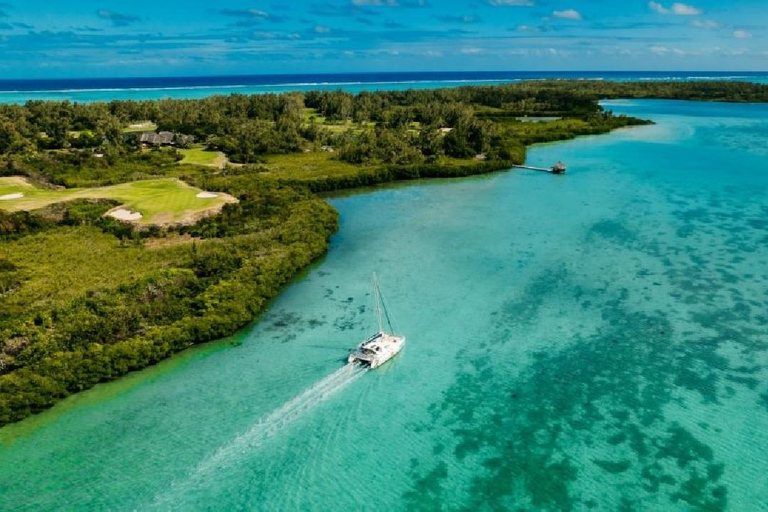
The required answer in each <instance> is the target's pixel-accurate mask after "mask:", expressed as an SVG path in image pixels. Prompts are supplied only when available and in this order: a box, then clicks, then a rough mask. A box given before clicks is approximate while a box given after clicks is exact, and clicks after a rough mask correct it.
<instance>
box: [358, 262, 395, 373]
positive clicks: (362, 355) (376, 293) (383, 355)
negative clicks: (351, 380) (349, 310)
mask: <svg viewBox="0 0 768 512" xmlns="http://www.w3.org/2000/svg"><path fill="white" fill-rule="evenodd" d="M373 304H374V310H375V313H376V325H377V327H378V331H377V332H376V334H374V335H373V336H371V337H370V338H368V339H367V340H365V341H364V342H362V343H361V344H360V345H358V346H357V348H356V349H355V350H353V351H352V353H351V354H349V358H347V361H348V362H350V363H357V364H362V365H365V366H368V367H370V368H371V369H373V368H377V367H379V366H381V365H382V364H384V363H386V362H387V361H389V360H390V359H392V358H393V357H395V356H396V355H397V354H398V352H400V350H402V348H403V345H405V336H399V335H397V334H394V331H395V329H394V328H393V327H392V321H391V320H390V317H389V312H388V311H387V306H386V304H385V302H384V296H383V295H382V294H381V289H380V288H379V279H378V277H377V276H376V273H375V272H374V274H373ZM385 319H386V321H387V326H388V327H389V332H387V331H386V330H385V329H384V320H385Z"/></svg>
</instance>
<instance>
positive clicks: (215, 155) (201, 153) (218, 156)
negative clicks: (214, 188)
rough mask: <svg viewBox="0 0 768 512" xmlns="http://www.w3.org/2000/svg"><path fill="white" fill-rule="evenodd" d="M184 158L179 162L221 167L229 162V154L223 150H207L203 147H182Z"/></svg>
mask: <svg viewBox="0 0 768 512" xmlns="http://www.w3.org/2000/svg"><path fill="white" fill-rule="evenodd" d="M179 153H181V154H182V155H183V156H184V159H183V160H182V161H180V162H179V164H191V165H205V166H208V167H217V168H219V169H221V168H222V167H224V165H225V164H226V163H227V156H226V155H225V154H224V153H222V152H221V151H206V150H205V149H203V148H202V147H195V148H191V149H180V150H179Z"/></svg>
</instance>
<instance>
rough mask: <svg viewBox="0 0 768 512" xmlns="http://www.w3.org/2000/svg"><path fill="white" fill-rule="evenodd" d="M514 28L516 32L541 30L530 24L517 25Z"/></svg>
mask: <svg viewBox="0 0 768 512" xmlns="http://www.w3.org/2000/svg"><path fill="white" fill-rule="evenodd" d="M515 30H517V31H518V32H541V30H540V29H539V28H538V27H532V26H530V25H519V26H518V27H517V28H516V29H515Z"/></svg>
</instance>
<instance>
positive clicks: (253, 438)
mask: <svg viewBox="0 0 768 512" xmlns="http://www.w3.org/2000/svg"><path fill="white" fill-rule="evenodd" d="M367 371H368V368H367V367H364V366H359V365H354V364H347V365H346V366H343V367H341V368H339V369H338V370H336V371H335V372H333V373H332V374H330V375H328V376H327V377H325V378H324V379H323V380H321V381H319V382H316V383H315V384H313V385H312V386H310V387H308V388H307V389H305V390H304V391H302V392H301V393H300V394H299V395H297V396H296V397H294V398H292V399H291V400H289V401H288V402H286V403H284V404H283V405H281V406H280V407H279V408H277V409H275V410H274V411H272V412H271V413H270V414H268V415H267V416H264V417H263V418H261V419H260V420H259V421H258V422H256V423H255V424H254V425H252V426H251V427H250V428H249V429H248V430H247V431H245V432H244V433H242V434H240V435H239V436H237V437H236V438H235V439H234V440H232V441H231V442H229V443H227V444H225V445H224V446H222V447H220V448H219V449H218V450H216V451H215V452H214V453H213V454H211V455H210V456H209V457H207V458H206V459H204V460H203V461H202V462H201V463H200V464H198V465H197V467H196V468H195V469H194V470H193V471H192V473H191V474H190V475H189V478H188V479H187V480H186V481H184V482H182V483H180V484H174V485H172V488H171V493H173V494H175V493H178V492H186V490H187V489H191V488H194V485H195V484H196V483H197V482H199V481H202V480H204V479H206V477H207V476H208V475H209V474H210V473H211V472H212V471H215V470H217V469H221V468H224V467H227V466H230V465H232V464H235V463H236V462H237V460H238V458H239V457H240V456H241V455H244V454H247V453H250V452H251V451H253V450H254V449H256V448H258V447H259V446H261V445H262V444H264V442H265V441H267V440H268V439H269V438H271V437H272V436H274V435H275V434H277V433H278V432H280V431H281V430H282V429H284V428H286V427H287V426H289V425H290V424H291V423H293V422H294V421H296V420H297V419H298V418H300V417H301V416H302V415H303V414H304V413H306V412H307V411H310V410H311V409H313V408H315V407H316V406H317V405H319V404H320V403H322V402H323V401H325V400H327V399H328V398H330V397H331V396H333V395H335V394H336V393H338V392H339V391H341V390H342V389H344V388H345V387H347V386H349V385H350V384H352V383H353V382H354V381H356V380H357V379H359V378H360V377H362V376H363V374H365V372H367ZM172 498H173V496H171V495H167V494H166V495H164V496H159V497H157V499H156V500H155V502H154V505H155V506H162V505H163V504H168V501H169V500H171V499H172Z"/></svg>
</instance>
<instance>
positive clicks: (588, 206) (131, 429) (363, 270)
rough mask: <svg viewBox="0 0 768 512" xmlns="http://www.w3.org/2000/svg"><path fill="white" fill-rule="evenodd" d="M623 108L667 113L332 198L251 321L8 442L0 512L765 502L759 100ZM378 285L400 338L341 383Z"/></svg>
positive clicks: (766, 353) (764, 178) (0, 462)
mask: <svg viewBox="0 0 768 512" xmlns="http://www.w3.org/2000/svg"><path fill="white" fill-rule="evenodd" d="M608 105H609V106H610V108H612V109H614V110H616V111H620V112H627V113H631V114H635V115H644V116H648V117H652V118H653V119H655V120H656V121H657V122H658V124H657V125H655V126H649V127H641V128H635V129H627V130H621V131H618V132H615V133H613V134H610V135H605V136H599V137H590V138H582V139H579V140H576V141H571V142H566V143H561V144H553V145H547V146H541V147H537V148H535V149H533V150H532V151H531V153H530V159H529V160H530V161H531V162H532V163H533V164H541V165H548V164H552V163H553V162H554V161H556V160H557V159H562V160H564V161H565V162H567V163H568V164H569V166H570V171H569V174H568V175H566V176H552V175H549V174H544V173H529V172H524V171H514V172H504V173H498V174H494V175H490V176H484V177H479V178H473V179H463V180H446V181H433V182H420V183H414V184H407V185H402V186H397V187H392V188H383V189H378V190H376V191H373V192H370V193H364V194H358V195H350V196H347V197H341V198H336V199H333V200H332V203H333V204H334V206H336V207H337V208H338V209H339V211H340V212H341V229H340V231H339V233H338V235H336V236H335V237H334V239H333V242H332V247H331V250H330V252H329V254H328V256H327V257H326V258H325V259H324V260H323V261H322V262H320V263H319V264H318V265H316V266H315V267H314V268H313V269H311V270H310V271H309V272H308V273H307V274H306V275H305V276H304V277H302V278H300V279H298V280H296V282H295V283H293V284H292V285H291V286H290V287H288V289H287V290H286V291H285V293H283V294H282V295H281V296H280V297H279V298H278V299H277V300H276V301H275V302H274V303H273V304H272V306H271V307H270V309H269V311H268V312H267V313H266V314H265V315H264V317H263V318H262V319H261V321H259V322H258V323H257V324H255V325H254V326H253V327H251V328H249V329H247V330H245V331H244V332H243V333H242V334H240V335H238V336H236V337H233V338H232V339H229V340H223V341H221V342H218V343H214V344H211V345H208V346H205V347H201V348H199V349H197V350H194V351H190V352H187V353H185V354H182V355H180V356H178V357H176V358H173V359H172V360H170V361H167V362H166V363H164V364H161V365H159V366H157V367H155V368H151V369H148V370H147V371H144V372H139V373H137V374H134V375H132V376H130V377H128V378H127V379H123V380H121V381H119V382H116V383H112V384H109V385H103V386H99V387H97V388H96V389H94V390H91V391H88V392H86V393H82V394H81V395H79V396H76V397H73V398H72V399H69V400H67V401H65V402H64V403H62V404H60V405H59V406H57V407H55V408H54V409H53V410H51V411H49V412H47V413H44V414H41V415H39V416H37V417H35V418H31V419H30V420H27V421H24V422H21V423H20V424H17V425H13V426H10V427H6V428H5V429H3V430H0V442H1V444H0V475H2V478H0V509H3V510H36V511H37V510H53V509H71V510H85V509H97V510H105V509H110V510H169V509H178V510H201V509H202V510H245V509H252V510H439V509H443V510H462V509H470V508H472V509H477V510H589V509H594V510H609V511H613V510H738V511H741V510H764V509H765V508H766V504H768V457H766V455H765V454H766V453H768V385H767V384H766V383H767V382H768V381H767V379H766V377H768V350H767V349H768V337H767V336H768V327H767V325H768V315H767V314H766V309H767V307H768V292H767V291H766V290H768V286H767V285H768V195H766V188H767V186H768V168H766V157H767V156H768V149H767V148H768V145H767V144H766V142H768V106H764V105H762V106H758V105H724V104H723V105H721V104H716V105H711V104H696V103H687V102H660V101H631V102H630V101H619V102H610V103H609V104H608ZM374 269H375V270H377V271H378V273H379V275H380V278H381V281H382V286H383V290H384V292H385V295H386V297H387V300H388V303H389V305H390V309H391V311H392V313H393V315H394V318H395V320H396V327H397V328H398V330H399V331H401V332H403V333H405V334H406V335H407V336H408V344H407V346H406V348H405V349H404V351H403V353H402V354H401V355H400V356H399V357H398V358H397V359H396V360H393V361H392V362H391V363H389V364H388V365H387V366H385V367H384V368H382V369H379V370H376V371H372V372H367V373H360V372H357V373H355V372H346V371H345V370H339V368H342V367H343V358H344V356H345V355H346V353H347V350H348V349H349V348H350V347H353V346H354V345H355V344H356V343H358V342H359V341H360V339H361V338H362V337H363V336H364V335H365V334H367V333H368V332H369V331H370V328H371V324H372V321H371V318H370V308H369V307H368V303H369V300H368V299H369V297H367V295H366V294H367V293H368V289H369V283H370V273H371V271H372V270H374ZM329 376H330V377H329ZM307 389H309V391H305V390H307Z"/></svg>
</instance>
